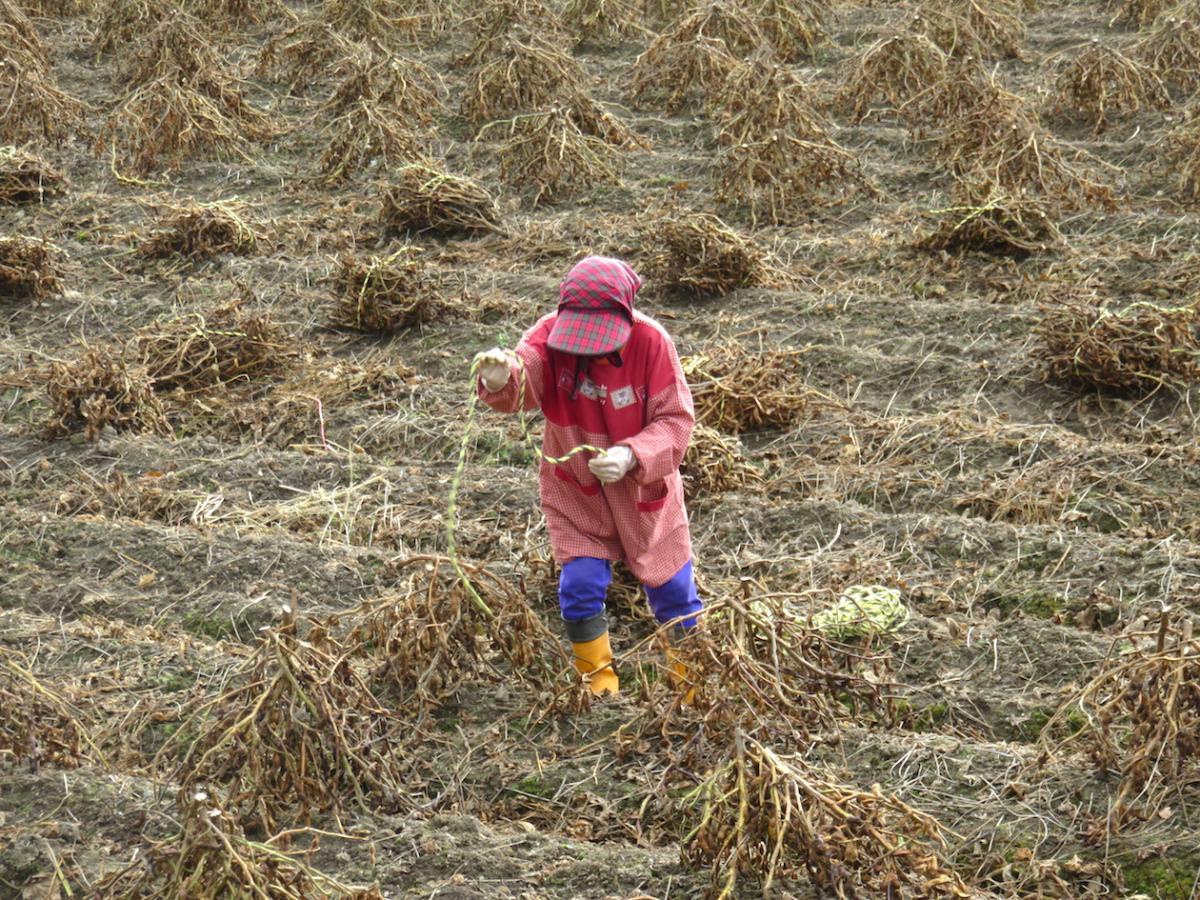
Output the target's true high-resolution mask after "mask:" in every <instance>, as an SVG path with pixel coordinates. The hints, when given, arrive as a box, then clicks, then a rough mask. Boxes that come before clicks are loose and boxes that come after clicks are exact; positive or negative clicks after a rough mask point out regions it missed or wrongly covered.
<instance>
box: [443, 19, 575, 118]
mask: <svg viewBox="0 0 1200 900" xmlns="http://www.w3.org/2000/svg"><path fill="white" fill-rule="evenodd" d="M586 81H587V78H586V75H585V74H584V71H583V69H582V67H581V66H580V65H579V63H578V62H576V60H575V59H574V58H572V57H571V56H569V55H567V54H566V53H564V52H563V51H562V50H561V49H560V48H559V47H558V46H556V45H554V44H552V43H550V42H549V41H548V40H547V39H545V38H544V37H541V36H540V35H538V34H536V33H525V32H523V31H517V32H510V33H508V34H506V35H505V36H503V37H502V38H499V39H497V40H496V41H495V42H493V43H492V44H491V45H490V47H489V52H488V54H487V56H486V57H485V58H483V59H480V60H479V62H478V64H477V65H476V67H475V69H474V71H473V72H472V73H471V75H470V78H469V81H468V83H467V90H466V92H465V93H464V94H463V98H462V107H461V109H462V114H463V115H464V116H466V117H467V118H468V119H469V120H471V121H472V122H474V123H476V124H481V123H483V122H487V121H490V120H492V119H496V118H499V117H500V116H506V115H512V114H514V113H518V112H527V111H529V110H536V109H542V108H544V107H546V106H549V105H550V104H551V103H553V102H556V101H557V100H559V98H561V97H563V96H564V95H565V96H569V95H571V94H576V93H580V92H582V91H583V90H584V85H585V84H586Z"/></svg>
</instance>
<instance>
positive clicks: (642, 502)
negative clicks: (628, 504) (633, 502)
mask: <svg viewBox="0 0 1200 900" xmlns="http://www.w3.org/2000/svg"><path fill="white" fill-rule="evenodd" d="M670 494H671V488H670V484H668V482H667V480H666V479H663V480H662V481H656V482H654V483H653V484H647V485H638V492H637V511H638V512H640V513H653V512H658V511H659V510H660V509H662V508H663V507H664V506H666V505H667V500H668V498H669V497H670Z"/></svg>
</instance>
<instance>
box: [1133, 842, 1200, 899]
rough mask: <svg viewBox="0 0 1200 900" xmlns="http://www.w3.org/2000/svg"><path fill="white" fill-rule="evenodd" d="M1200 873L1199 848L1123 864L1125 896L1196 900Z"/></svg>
mask: <svg viewBox="0 0 1200 900" xmlns="http://www.w3.org/2000/svg"><path fill="white" fill-rule="evenodd" d="M1197 873H1200V852H1194V853H1186V854H1184V853H1180V854H1179V855H1172V856H1155V857H1152V858H1150V859H1146V860H1142V861H1141V862H1131V863H1127V864H1125V865H1123V866H1121V876H1122V878H1123V879H1124V880H1125V892H1126V896H1130V895H1133V894H1145V895H1146V896H1147V897H1151V898H1153V900H1193V894H1192V888H1193V887H1194V886H1195V884H1196V876H1197Z"/></svg>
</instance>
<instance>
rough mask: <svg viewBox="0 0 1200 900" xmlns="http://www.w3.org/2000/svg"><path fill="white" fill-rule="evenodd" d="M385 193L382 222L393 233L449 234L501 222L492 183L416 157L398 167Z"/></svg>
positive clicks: (486, 228) (482, 230)
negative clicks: (487, 184) (485, 184)
mask: <svg viewBox="0 0 1200 900" xmlns="http://www.w3.org/2000/svg"><path fill="white" fill-rule="evenodd" d="M381 199H382V205H381V207H380V210H379V223H380V225H381V226H382V227H383V229H384V230H385V231H386V232H388V233H391V234H434V235H439V236H442V237H449V236H455V235H470V234H485V233H487V232H490V231H498V230H499V228H500V210H499V209H498V208H497V206H496V201H495V199H494V198H493V197H492V195H491V194H490V193H488V191H487V189H486V188H485V187H483V185H481V184H479V183H478V182H475V181H472V180H471V179H469V178H464V177H462V176H460V175H452V174H450V173H449V172H447V171H445V170H444V169H443V168H442V167H441V166H440V165H438V164H436V163H434V162H415V163H410V164H409V165H406V166H401V167H400V168H399V169H397V170H395V171H394V172H393V173H392V177H391V178H390V179H389V181H388V182H387V183H386V184H385V185H384V186H383V188H382V190H381Z"/></svg>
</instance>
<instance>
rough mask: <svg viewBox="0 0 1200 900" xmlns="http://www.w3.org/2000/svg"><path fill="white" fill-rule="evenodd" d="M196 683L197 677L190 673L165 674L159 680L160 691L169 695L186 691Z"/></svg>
mask: <svg viewBox="0 0 1200 900" xmlns="http://www.w3.org/2000/svg"><path fill="white" fill-rule="evenodd" d="M195 683H196V676H195V675H193V674H192V673H190V672H165V673H163V674H162V675H161V676H160V677H159V679H158V687H159V690H161V691H163V692H164V693H168V694H174V693H176V692H177V691H186V690H187V689H188V688H190V687H191V686H192V685H193V684H195Z"/></svg>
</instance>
